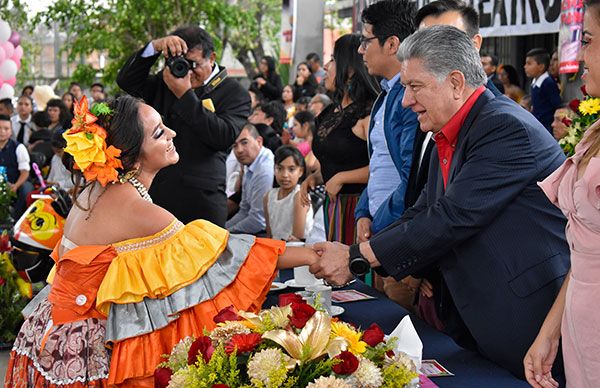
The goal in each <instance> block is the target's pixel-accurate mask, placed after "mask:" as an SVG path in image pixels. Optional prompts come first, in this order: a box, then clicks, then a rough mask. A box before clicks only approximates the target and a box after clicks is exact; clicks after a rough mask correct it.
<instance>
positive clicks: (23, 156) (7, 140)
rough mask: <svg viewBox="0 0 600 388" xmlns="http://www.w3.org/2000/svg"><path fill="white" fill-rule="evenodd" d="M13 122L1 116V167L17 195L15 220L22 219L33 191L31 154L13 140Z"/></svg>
mask: <svg viewBox="0 0 600 388" xmlns="http://www.w3.org/2000/svg"><path fill="white" fill-rule="evenodd" d="M11 136H12V122H11V120H10V117H9V116H7V115H0V166H4V167H6V175H7V177H8V182H9V184H10V189H11V190H12V191H13V192H15V193H17V201H16V202H15V205H14V208H13V214H12V216H13V218H14V219H15V220H17V219H19V217H21V214H23V212H24V211H25V208H26V206H27V205H26V199H27V195H28V194H29V193H30V192H31V191H32V190H33V185H32V184H31V182H29V181H28V180H27V179H28V178H29V170H30V166H29V153H27V148H25V146H24V145H23V144H19V143H17V142H16V141H15V140H13V139H11Z"/></svg>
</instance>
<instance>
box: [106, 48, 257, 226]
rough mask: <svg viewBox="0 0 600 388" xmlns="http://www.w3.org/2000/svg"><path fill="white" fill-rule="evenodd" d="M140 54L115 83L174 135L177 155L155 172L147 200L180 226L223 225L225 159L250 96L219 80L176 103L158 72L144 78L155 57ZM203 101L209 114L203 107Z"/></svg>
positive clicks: (246, 113) (234, 84) (247, 111)
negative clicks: (200, 220) (157, 116)
mask: <svg viewBox="0 0 600 388" xmlns="http://www.w3.org/2000/svg"><path fill="white" fill-rule="evenodd" d="M142 51H143V50H140V51H139V52H138V53H136V54H135V55H133V56H132V57H131V58H129V60H128V61H127V62H126V63H125V66H124V67H123V68H122V69H121V70H120V71H119V75H118V77H117V83H118V85H119V86H120V87H121V88H122V89H123V90H125V91H126V92H127V93H129V94H131V95H133V96H136V97H141V98H143V99H144V100H145V101H146V102H147V103H148V104H150V105H151V106H152V107H154V108H155V109H156V110H157V111H158V112H159V113H160V114H161V115H162V116H163V120H164V122H165V124H166V125H167V126H168V127H170V128H172V129H173V130H174V131H175V132H177V136H176V137H175V138H174V139H173V141H174V143H175V146H176V147H177V152H178V153H179V163H177V164H176V165H174V166H169V167H166V168H163V169H162V170H161V171H160V172H159V173H158V175H157V176H156V178H155V179H154V182H153V184H152V187H151V188H150V195H151V196H152V199H153V200H154V202H155V203H157V204H158V205H160V206H162V207H164V208H165V209H167V210H169V211H170V212H172V213H173V214H174V215H175V216H176V217H177V218H178V219H179V220H181V221H182V222H184V223H186V222H189V221H192V220H194V219H198V218H203V219H206V220H209V221H211V222H214V223H216V224H217V225H219V226H224V225H225V221H226V218H227V197H226V195H225V174H226V173H225V159H226V156H227V152H228V151H229V149H230V148H231V146H232V145H233V143H234V142H235V140H236V138H237V137H238V135H239V133H240V131H241V129H242V127H243V126H244V124H245V123H246V120H247V119H248V116H249V114H250V95H249V94H248V92H247V91H246V90H245V89H244V88H242V86H241V85H240V84H239V83H238V82H236V81H235V80H234V79H232V78H224V80H223V81H222V82H220V83H218V84H217V85H216V86H215V87H214V89H213V88H212V87H210V86H209V87H207V86H203V87H200V88H198V89H196V90H189V91H188V92H187V93H186V94H184V95H183V96H182V97H181V98H180V99H177V97H175V95H174V94H173V93H172V92H171V91H170V90H169V88H168V87H167V86H166V84H165V83H164V81H163V78H162V71H160V72H158V73H157V74H156V75H150V69H151V67H152V66H153V65H154V63H155V62H156V60H157V59H158V57H159V55H158V54H157V55H154V56H151V57H148V58H142V57H141V53H142ZM220 70H224V68H220ZM223 74H225V73H223ZM218 77H219V76H217V77H215V80H216V79H217V78H218ZM221 78H223V75H221ZM211 83H212V82H211ZM209 85H210V84H209ZM207 99H210V100H211V101H212V104H213V106H214V109H215V111H214V112H211V111H210V110H209V109H207V108H205V107H204V106H203V103H202V101H203V100H207Z"/></svg>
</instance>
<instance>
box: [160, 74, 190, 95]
mask: <svg viewBox="0 0 600 388" xmlns="http://www.w3.org/2000/svg"><path fill="white" fill-rule="evenodd" d="M190 76H191V70H190V71H188V73H187V74H186V75H185V77H183V78H177V77H175V76H174V75H173V73H171V69H169V68H168V67H165V69H164V70H163V80H164V81H165V84H166V85H167V87H168V88H169V90H170V91H171V92H173V94H174V95H175V96H176V97H177V98H181V96H183V95H184V94H185V93H186V92H187V91H188V90H190V89H191V88H192V81H191V79H190Z"/></svg>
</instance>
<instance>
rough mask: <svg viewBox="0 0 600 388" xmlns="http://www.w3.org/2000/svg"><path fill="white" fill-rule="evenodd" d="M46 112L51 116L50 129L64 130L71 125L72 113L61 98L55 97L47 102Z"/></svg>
mask: <svg viewBox="0 0 600 388" xmlns="http://www.w3.org/2000/svg"><path fill="white" fill-rule="evenodd" d="M46 113H48V116H49V117H50V125H49V126H48V129H49V130H51V131H59V132H62V131H64V130H65V129H67V128H70V127H71V119H72V117H71V115H70V114H69V111H68V110H67V106H66V105H65V103H64V102H62V100H61V99H60V98H53V99H51V100H50V101H48V103H47V104H46Z"/></svg>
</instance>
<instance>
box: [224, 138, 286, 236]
mask: <svg viewBox="0 0 600 388" xmlns="http://www.w3.org/2000/svg"><path fill="white" fill-rule="evenodd" d="M274 176H275V162H274V158H273V153H272V152H271V150H269V149H268V148H265V147H262V148H261V150H260V152H259V153H258V156H257V157H256V159H254V162H252V164H251V165H250V166H247V167H244V177H243V179H242V201H241V202H240V210H239V211H238V212H237V213H236V215H235V216H233V217H232V218H231V219H230V220H229V221H227V223H226V224H225V228H227V230H229V231H230V232H231V233H248V234H256V233H259V232H262V231H264V230H265V229H266V222H265V211H264V206H263V198H264V196H265V194H266V193H267V192H268V191H269V190H271V188H272V187H273V177H274Z"/></svg>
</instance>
